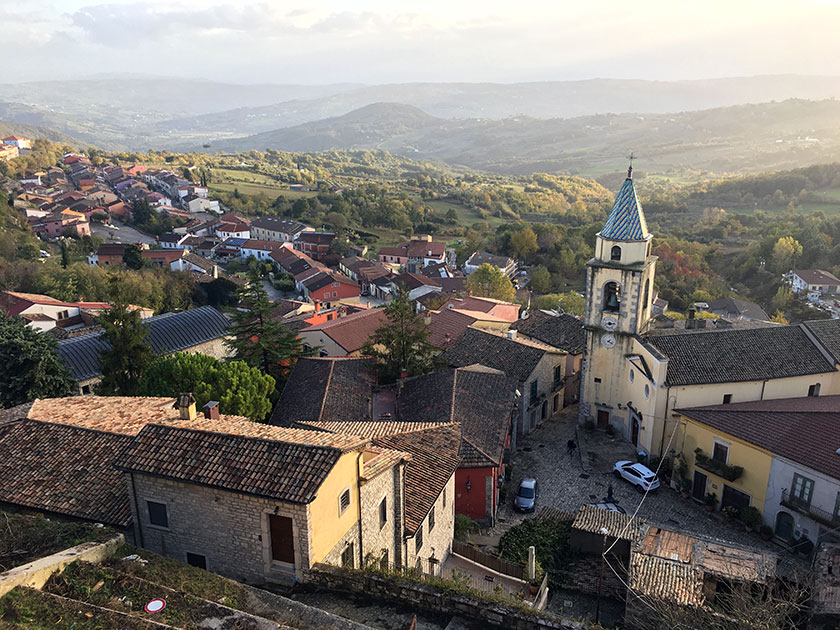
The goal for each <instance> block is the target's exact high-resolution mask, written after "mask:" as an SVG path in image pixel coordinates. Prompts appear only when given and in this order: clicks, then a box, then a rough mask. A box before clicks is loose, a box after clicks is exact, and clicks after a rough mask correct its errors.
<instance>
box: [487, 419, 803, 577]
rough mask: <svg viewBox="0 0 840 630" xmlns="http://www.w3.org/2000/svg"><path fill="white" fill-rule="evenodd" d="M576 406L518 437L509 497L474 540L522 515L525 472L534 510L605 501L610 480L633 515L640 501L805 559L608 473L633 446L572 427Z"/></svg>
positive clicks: (648, 514)
mask: <svg viewBox="0 0 840 630" xmlns="http://www.w3.org/2000/svg"><path fill="white" fill-rule="evenodd" d="M577 413H578V408H577V405H572V406H570V407H567V408H566V409H564V410H562V411H561V412H560V413H559V414H557V416H555V417H554V418H552V419H550V420H547V421H546V422H545V423H544V424H543V425H542V426H540V427H538V428H537V429H536V430H535V431H534V432H533V433H531V434H530V435H529V436H527V437H525V438H524V439H521V440H519V442H518V444H517V448H516V451H515V452H514V453H513V457H512V460H511V461H512V464H513V471H512V478H511V484H510V487H509V491H508V496H507V498H506V500H505V502H504V504H503V505H502V506H501V507H500V509H499V518H498V523H497V525H496V527H494V528H493V529H489V530H483V531H482V532H481V534H482V535H481V536H479V537H477V542H479V543H482V544H486V545H494V544H496V543H497V542H498V537H499V536H500V535H501V534H502V533H504V532H505V531H506V530H507V529H509V528H510V527H511V526H513V525H515V524H516V523H518V522H520V521H521V520H522V519H523V518H526V516H525V515H522V514H519V513H516V512H514V511H513V509H512V502H513V495H514V494H515V492H516V488H518V487H519V482H520V481H521V480H522V479H523V478H524V477H526V476H527V477H535V478H536V479H537V481H538V482H539V484H540V496H539V499H538V502H537V512H538V511H539V509H540V508H541V507H544V506H549V507H553V508H558V509H561V510H567V511H569V512H575V511H577V509H578V508H579V507H580V506H581V505H582V504H586V503H594V502H599V501H603V499H604V498H605V497H606V495H607V492H608V488H609V486H610V485H611V486H612V489H613V496H614V497H615V500H616V502H617V503H618V504H619V505H620V506H621V507H623V508H624V509H625V510H626V511H627V513H628V514H632V513H633V512H634V511H635V510H636V508H637V507H638V506H639V503H640V502H641V503H642V504H641V507H640V508H639V512H638V515H639V517H640V518H642V519H645V520H647V521H650V522H652V523H655V524H657V525H660V526H662V527H667V528H670V529H675V530H678V531H683V532H685V533H688V534H694V535H701V536H707V537H713V538H717V539H720V540H724V541H729V542H732V543H736V544H740V545H743V546H746V547H749V548H753V549H756V550H761V551H771V552H773V553H776V554H779V558H780V561H781V562H782V563H783V564H784V565H785V566H787V567H789V568H796V566H797V565H802V564H803V563H802V562H801V561H800V560H799V559H798V557H795V556H792V555H791V554H789V553H787V552H786V551H784V550H782V549H781V548H780V547H779V546H777V545H775V544H773V543H771V542H765V541H763V540H762V539H761V538H760V537H759V536H758V535H757V534H756V533H752V532H746V531H744V529H743V527H742V526H741V525H740V524H737V523H734V524H733V523H726V522H725V521H724V520H723V518H722V516H721V515H720V514H719V513H715V514H709V513H708V512H707V511H706V510H705V508H704V507H703V506H701V505H698V504H697V503H695V502H694V501H693V500H691V499H683V498H681V497H680V496H679V494H678V493H677V492H676V491H674V490H672V489H670V488H667V487H665V486H663V487H661V488H659V489H658V490H657V491H655V492H651V493H649V494H648V495H647V497H645V498H644V501H642V499H643V496H644V495H642V494H640V493H639V492H637V491H636V489H635V486H632V485H631V484H630V483H628V482H626V481H624V480H622V479H617V478H616V477H614V476H613V475H612V474H611V471H612V466H613V464H614V463H615V462H616V461H619V460H621V459H634V449H633V447H632V445H630V444H629V443H627V442H625V441H624V440H622V439H620V438H618V437H616V438H610V437H609V436H607V435H606V434H605V433H604V432H602V431H594V432H593V433H591V434H587V433H586V432H585V431H576V427H577ZM570 439H574V440H576V441H577V442H578V443H579V444H580V448H579V449H578V451H577V452H575V453H574V454H573V455H571V456H570V455H568V454H567V452H566V443H567V441H568V440H570Z"/></svg>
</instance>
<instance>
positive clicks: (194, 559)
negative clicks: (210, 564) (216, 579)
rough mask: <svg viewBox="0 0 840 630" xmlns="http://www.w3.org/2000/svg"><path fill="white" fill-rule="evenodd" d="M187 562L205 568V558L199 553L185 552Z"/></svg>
mask: <svg viewBox="0 0 840 630" xmlns="http://www.w3.org/2000/svg"><path fill="white" fill-rule="evenodd" d="M187 564H189V565H190V566H193V567H198V568H199V569H204V570H205V571H206V570H207V558H206V557H205V556H202V555H201V554H200V553H190V552H189V551H188V552H187Z"/></svg>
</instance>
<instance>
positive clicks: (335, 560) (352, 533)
mask: <svg viewBox="0 0 840 630" xmlns="http://www.w3.org/2000/svg"><path fill="white" fill-rule="evenodd" d="M360 540H361V536H360V528H359V521H356V522H355V524H354V525H353V527H351V528H350V529H349V530H347V533H346V534H344V536H342V537H341V540H339V541H338V542H337V543H336V544H335V546H334V547H333V548H332V549H330V551H329V553H328V554H327V555H326V556H324V560H323V562H324V563H325V564H331V565H333V566H336V567H339V566H341V554H343V553H344V550H345V549H347V546H348V545H350V544H352V545H353V567H352V568H357V569H358V568H359V567H361V566H362V563H361V555H360V554H361V548H360V546H359V541H360Z"/></svg>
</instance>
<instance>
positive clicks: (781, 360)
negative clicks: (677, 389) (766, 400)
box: [647, 326, 835, 385]
mask: <svg viewBox="0 0 840 630" xmlns="http://www.w3.org/2000/svg"><path fill="white" fill-rule="evenodd" d="M647 342H648V344H650V345H652V346H654V347H655V348H657V349H658V350H659V351H660V352H661V353H662V354H663V355H665V356H666V357H668V376H667V384H668V385H701V384H704V383H737V382H744V381H763V380H767V379H774V378H787V377H791V376H803V375H807V374H822V373H825V372H833V371H835V368H834V365H832V364H831V363H829V362H828V360H826V358H825V356H824V355H823V354H822V352H820V350H819V349H818V348H817V347H816V346H815V345H814V344H813V343H812V342H811V340H810V339H809V338H808V336H807V335H806V334H805V332H804V331H803V329H802V328H800V327H799V326H771V327H766V328H741V329H731V330H712V331H705V332H694V333H692V334H679V333H678V334H662V335H656V336H652V337H649V338H648V340H647Z"/></svg>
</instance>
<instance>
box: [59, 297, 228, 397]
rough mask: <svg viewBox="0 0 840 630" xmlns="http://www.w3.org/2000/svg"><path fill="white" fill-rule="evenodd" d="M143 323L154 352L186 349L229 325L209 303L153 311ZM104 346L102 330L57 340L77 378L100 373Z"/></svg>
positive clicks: (210, 338)
mask: <svg viewBox="0 0 840 630" xmlns="http://www.w3.org/2000/svg"><path fill="white" fill-rule="evenodd" d="M143 323H144V324H146V325H147V326H148V331H149V334H148V337H147V341H148V342H149V345H151V346H152V350H153V351H154V353H155V354H157V355H164V354H170V353H172V352H178V351H179V350H186V349H187V348H192V347H193V346H197V345H198V344H201V343H205V342H207V341H211V340H213V339H218V338H220V337H223V336H224V335H225V334H226V332H227V327H228V320H227V318H226V317H225V316H224V315H223V314H222V313H221V312H220V311H218V310H216V309H215V308H213V307H212V306H202V307H200V308H195V309H191V310H189V311H183V312H181V313H165V314H163V315H156V316H155V317H150V318H148V319H146V320H144V322H143ZM107 349H108V343H107V341H106V340H105V337H104V333H98V334H91V335H85V336H84V337H76V338H73V339H64V340H62V341H59V342H58V353H59V355H60V356H61V360H62V361H64V363H65V365H67V367H68V368H70V371H71V372H72V373H73V378H75V379H76V380H77V381H84V380H87V379H89V378H94V377H96V376H99V375H100V374H101V373H102V372H101V367H100V363H99V355H100V354H101V353H102V352H103V351H104V350H107Z"/></svg>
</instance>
